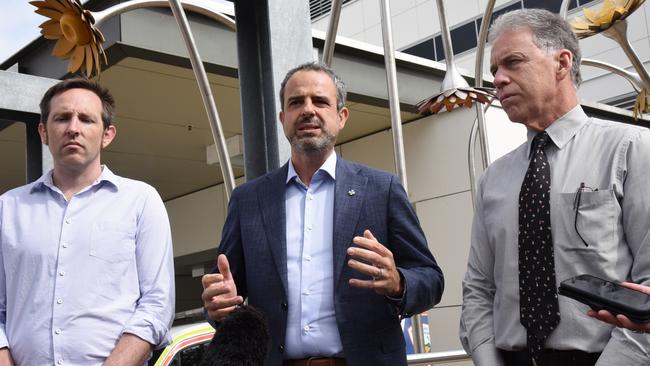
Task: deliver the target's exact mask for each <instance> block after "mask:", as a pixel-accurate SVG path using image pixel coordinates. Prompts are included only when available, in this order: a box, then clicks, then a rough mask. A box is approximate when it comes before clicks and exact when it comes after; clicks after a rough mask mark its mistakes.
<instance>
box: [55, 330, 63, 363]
mask: <svg viewBox="0 0 650 366" xmlns="http://www.w3.org/2000/svg"><path fill="white" fill-rule="evenodd" d="M54 333H56V334H61V329H57V330H55V331H54ZM60 362H63V360H59V363H60Z"/></svg>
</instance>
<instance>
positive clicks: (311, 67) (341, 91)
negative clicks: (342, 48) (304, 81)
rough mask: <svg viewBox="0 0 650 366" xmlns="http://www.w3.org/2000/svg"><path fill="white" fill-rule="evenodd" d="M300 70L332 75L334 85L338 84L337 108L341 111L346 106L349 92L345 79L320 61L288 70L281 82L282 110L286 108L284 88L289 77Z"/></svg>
mask: <svg viewBox="0 0 650 366" xmlns="http://www.w3.org/2000/svg"><path fill="white" fill-rule="evenodd" d="M298 71H317V72H323V73H325V74H326V75H327V76H329V77H330V79H332V82H334V85H335V86H336V110H337V111H340V110H341V109H342V108H343V107H344V106H345V98H346V95H347V92H346V91H345V84H344V83H343V80H341V78H340V77H339V76H338V75H336V73H335V72H334V71H333V70H332V69H331V68H330V67H329V66H327V65H325V64H322V63H319V62H307V63H304V64H302V65H298V66H296V67H294V68H293V69H291V70H289V72H287V75H286V76H285V77H284V80H282V83H281V84H280V104H281V107H280V108H281V109H282V110H284V89H285V87H286V86H287V82H288V81H289V79H291V77H292V76H293V74H295V73H297V72H298Z"/></svg>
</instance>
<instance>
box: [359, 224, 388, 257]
mask: <svg viewBox="0 0 650 366" xmlns="http://www.w3.org/2000/svg"><path fill="white" fill-rule="evenodd" d="M366 232H368V233H370V231H369V230H366ZM364 235H365V232H364ZM370 235H372V233H370ZM352 242H353V243H354V244H355V245H357V246H359V247H361V248H364V249H368V250H371V251H373V252H375V253H377V254H379V255H381V256H388V255H390V256H392V255H393V254H392V253H391V252H390V250H388V248H386V247H385V246H383V245H382V244H381V243H379V242H378V241H377V239H375V238H374V236H373V237H372V239H370V238H368V237H366V236H355V237H354V239H352Z"/></svg>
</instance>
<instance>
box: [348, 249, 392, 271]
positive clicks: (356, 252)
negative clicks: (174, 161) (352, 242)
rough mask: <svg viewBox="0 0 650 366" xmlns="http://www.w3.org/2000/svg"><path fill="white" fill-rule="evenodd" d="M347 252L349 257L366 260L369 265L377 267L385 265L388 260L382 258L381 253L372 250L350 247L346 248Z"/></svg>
mask: <svg viewBox="0 0 650 366" xmlns="http://www.w3.org/2000/svg"><path fill="white" fill-rule="evenodd" d="M347 253H348V255H349V256H350V257H352V258H355V259H357V260H361V261H364V262H367V263H369V264H371V265H374V266H378V267H387V266H388V264H389V262H388V261H386V260H385V259H384V257H382V256H381V255H379V254H377V253H376V252H373V251H372V250H368V249H362V248H355V247H350V248H348V250H347Z"/></svg>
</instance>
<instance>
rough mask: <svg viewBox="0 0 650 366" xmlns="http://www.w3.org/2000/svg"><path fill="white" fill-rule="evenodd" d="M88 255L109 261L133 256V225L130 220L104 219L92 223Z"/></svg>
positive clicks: (124, 259) (118, 260)
mask: <svg viewBox="0 0 650 366" xmlns="http://www.w3.org/2000/svg"><path fill="white" fill-rule="evenodd" d="M90 255H91V256H93V257H96V258H100V259H103V260H105V261H108V262H111V263H117V262H122V261H127V260H131V259H133V258H134V257H135V227H134V225H133V224H131V223H130V222H121V221H104V222H97V223H95V224H93V226H92V230H91V234H90Z"/></svg>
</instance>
